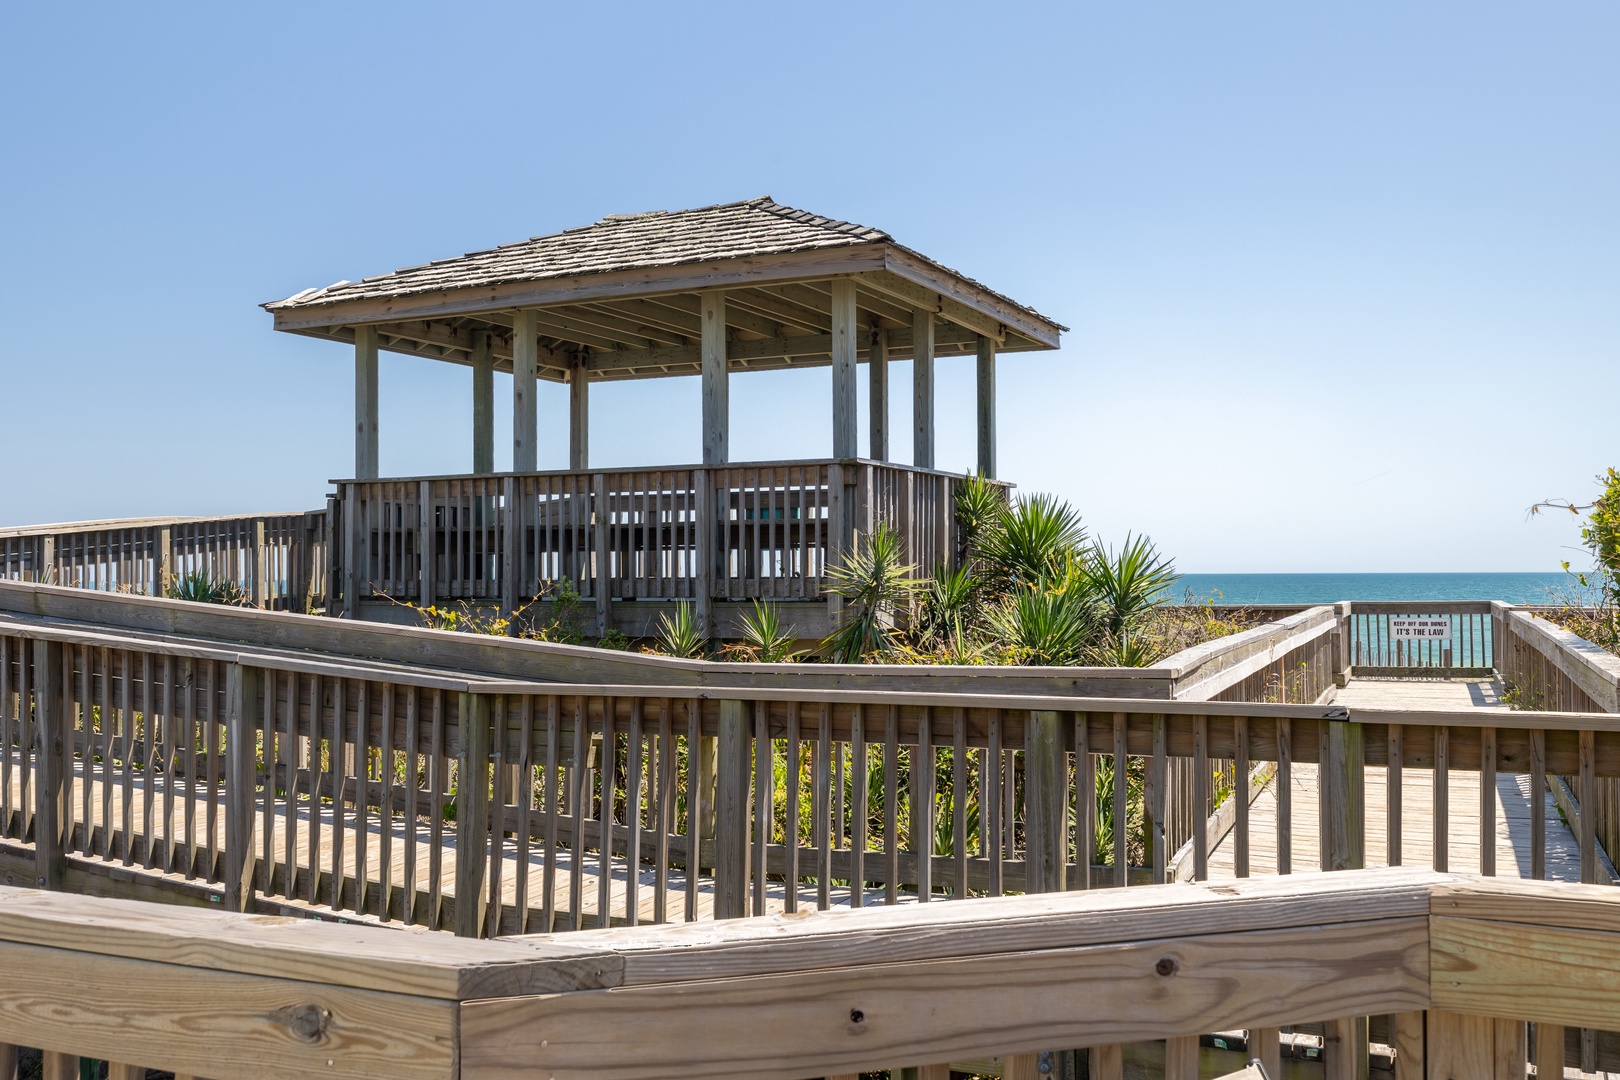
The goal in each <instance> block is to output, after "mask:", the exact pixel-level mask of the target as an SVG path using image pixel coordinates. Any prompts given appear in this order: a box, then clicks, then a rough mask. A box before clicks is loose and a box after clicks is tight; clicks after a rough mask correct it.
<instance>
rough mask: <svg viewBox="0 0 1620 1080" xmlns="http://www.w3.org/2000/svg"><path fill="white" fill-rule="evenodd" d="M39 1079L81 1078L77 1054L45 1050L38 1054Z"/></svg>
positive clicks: (76, 1079)
mask: <svg viewBox="0 0 1620 1080" xmlns="http://www.w3.org/2000/svg"><path fill="white" fill-rule="evenodd" d="M39 1076H40V1080H82V1076H81V1072H80V1066H79V1055H77V1054H63V1053H60V1052H58V1051H55V1050H46V1051H45V1052H44V1053H43V1054H41V1055H40V1071H39Z"/></svg>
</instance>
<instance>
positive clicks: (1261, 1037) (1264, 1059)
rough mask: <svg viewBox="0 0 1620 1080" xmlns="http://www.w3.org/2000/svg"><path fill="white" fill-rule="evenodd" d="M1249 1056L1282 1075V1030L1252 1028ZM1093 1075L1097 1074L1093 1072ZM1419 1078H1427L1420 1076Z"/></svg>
mask: <svg viewBox="0 0 1620 1080" xmlns="http://www.w3.org/2000/svg"><path fill="white" fill-rule="evenodd" d="M1248 1036H1249V1038H1248V1042H1249V1057H1250V1058H1251V1059H1254V1060H1258V1061H1259V1062H1260V1067H1261V1068H1262V1069H1264V1070H1265V1071H1266V1076H1268V1077H1272V1078H1273V1080H1276V1078H1280V1077H1281V1076H1282V1032H1281V1030H1280V1029H1278V1028H1274V1027H1271V1028H1250V1029H1249V1032H1248ZM1091 1075H1092V1077H1093V1078H1095V1077H1096V1076H1097V1074H1096V1072H1095V1071H1093V1072H1092V1074H1091ZM1417 1080H1425V1078H1423V1077H1418V1078H1417Z"/></svg>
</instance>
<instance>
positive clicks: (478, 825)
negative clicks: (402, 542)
mask: <svg viewBox="0 0 1620 1080" xmlns="http://www.w3.org/2000/svg"><path fill="white" fill-rule="evenodd" d="M0 650H3V653H0V656H3V659H4V663H3V664H0V746H3V748H4V750H5V756H4V758H3V759H0V771H3V785H0V787H3V791H4V792H5V796H4V797H5V800H6V801H5V803H4V805H3V806H0V825H3V827H4V829H5V832H6V836H7V837H9V838H11V839H13V840H18V841H28V840H31V841H32V842H33V843H34V844H35V845H36V850H38V851H39V852H40V854H39V855H38V856H37V858H38V859H39V860H40V865H41V866H43V867H45V868H46V870H47V871H48V872H46V873H44V874H43V875H42V876H45V877H47V878H50V879H51V880H53V881H55V880H60V879H62V877H63V875H64V874H65V873H67V871H68V869H70V868H71V869H74V870H75V872H92V871H94V869H95V867H96V865H101V866H106V865H107V864H109V863H114V864H122V865H134V864H139V865H140V866H141V867H143V868H144V867H145V866H146V865H148V863H150V865H151V866H152V867H153V868H154V869H163V870H166V871H169V872H170V873H171V874H178V875H180V876H181V877H182V878H183V877H186V876H190V877H193V878H196V879H199V880H200V881H202V882H213V883H217V885H218V887H219V889H220V890H222V892H223V894H224V896H225V897H226V898H227V899H228V900H229V901H230V902H231V904H232V905H233V906H237V905H241V906H247V905H249V904H252V903H258V904H262V905H268V906H269V907H270V908H271V909H272V910H274V909H276V905H278V904H287V903H301V904H307V903H311V902H313V903H317V904H322V905H325V906H327V907H330V908H333V909H335V910H339V911H347V912H353V913H357V914H363V915H367V916H370V917H374V918H377V919H386V920H403V921H407V922H411V923H416V924H422V925H427V926H431V927H445V928H448V927H452V926H453V927H455V928H456V929H458V930H459V931H460V932H462V933H463V934H468V935H472V934H479V933H483V934H489V933H494V932H500V931H506V932H513V931H522V930H536V929H539V930H546V929H567V928H574V927H590V926H605V925H613V924H618V923H636V922H655V921H662V920H671V921H681V920H687V919H692V918H698V919H702V918H709V917H728V916H741V915H744V914H747V913H750V912H753V913H762V912H766V911H776V910H785V911H791V910H794V909H798V908H811V907H818V908H825V907H837V906H850V907H859V906H868V905H884V904H891V903H897V902H900V901H902V900H912V899H915V900H923V899H934V900H944V899H961V898H966V897H969V896H975V895H1000V894H1003V893H1008V892H1021V891H1054V890H1062V889H1085V888H1098V887H1110V886H1119V885H1126V884H1135V883H1139V882H1154V881H1165V880H1169V879H1171V878H1173V877H1186V878H1190V879H1193V880H1202V879H1206V878H1211V877H1218V876H1232V877H1244V876H1249V875H1257V874H1271V873H1290V872H1294V871H1299V870H1306V869H1315V868H1317V867H1319V866H1320V867H1324V868H1334V867H1343V866H1358V865H1363V864H1373V863H1378V862H1381V861H1383V862H1388V863H1390V864H1391V865H1396V864H1407V865H1412V864H1426V865H1431V866H1433V867H1435V868H1437V869H1448V868H1449V869H1457V868H1467V869H1470V870H1472V869H1478V870H1480V871H1481V872H1483V873H1486V874H1495V873H1501V874H1506V875H1516V876H1526V877H1543V876H1546V877H1562V878H1566V879H1575V878H1579V879H1581V880H1587V881H1596V880H1607V879H1608V878H1609V877H1610V876H1612V871H1611V869H1610V868H1609V867H1608V866H1607V865H1606V864H1605V863H1604V862H1603V861H1602V859H1601V858H1600V856H1599V853H1598V851H1597V849H1596V846H1595V835H1596V834H1595V824H1593V822H1592V819H1591V818H1590V816H1588V817H1587V818H1584V819H1583V820H1582V821H1581V823H1580V824H1579V826H1578V827H1579V836H1578V837H1577V836H1572V835H1570V834H1569V833H1568V832H1567V831H1565V829H1564V826H1563V824H1562V823H1561V822H1560V820H1559V818H1558V815H1557V813H1556V812H1552V813H1549V812H1548V809H1547V808H1548V805H1549V802H1548V792H1549V786H1548V785H1549V778H1550V777H1556V776H1559V775H1569V776H1573V777H1576V778H1577V780H1576V788H1577V793H1578V794H1579V795H1580V797H1581V799H1582V801H1583V804H1584V805H1591V802H1590V799H1591V798H1593V792H1594V791H1595V787H1594V786H1593V785H1595V784H1596V782H1597V781H1598V779H1599V778H1603V777H1612V776H1620V731H1616V730H1611V726H1610V725H1608V724H1607V723H1606V722H1604V721H1599V720H1597V719H1596V718H1594V717H1592V716H1590V715H1581V714H1559V713H1498V714H1490V715H1481V714H1480V713H1478V712H1465V713H1435V712H1412V713H1401V712H1389V711H1387V710H1386V711H1379V710H1357V711H1356V712H1355V714H1353V715H1348V716H1347V715H1346V714H1345V712H1344V711H1343V710H1342V709H1339V708H1335V707H1333V706H1331V705H1282V704H1266V703H1241V702H1213V701H1202V702H1200V701H1144V700H1134V699H1084V698H1074V697H1067V698H1060V697H1037V696H1031V695H1025V694H971V693H970V694H951V693H933V694H930V693H927V692H923V691H912V692H881V691H866V692H861V691H837V690H825V689H823V690H814V689H806V690H796V689H792V688H787V687H775V688H763V687H757V686H756V687H752V688H744V687H735V688H729V689H728V688H724V687H714V688H708V689H704V690H701V691H700V690H697V689H695V688H692V687H657V686H592V687H582V686H568V685H549V684H540V683H532V682H512V681H504V682H502V681H496V680H493V679H489V678H482V677H469V676H465V675H458V674H455V673H441V672H434V671H431V670H427V669H423V668H422V667H420V666H397V665H391V664H385V663H381V662H375V661H363V660H357V659H345V658H341V657H332V656H327V657H324V658H314V657H311V656H310V655H309V654H306V653H302V652H294V651H288V652H278V651H276V650H274V649H268V648H245V647H243V646H241V645H239V644H229V643H220V644H217V645H211V644H209V643H206V642H187V641H185V640H184V639H178V638H173V637H166V638H161V639H155V638H151V637H147V636H145V635H142V634H138V633H131V632H127V631H124V632H118V633H116V634H114V633H108V632H101V631H97V630H95V629H94V628H74V627H68V626H61V625H53V624H50V623H46V622H23V621H18V620H11V621H8V622H6V623H5V624H4V625H3V626H0ZM1177 762H1185V763H1187V765H1186V768H1187V770H1188V773H1189V775H1190V781H1189V783H1190V785H1191V795H1190V798H1191V803H1192V806H1193V809H1194V819H1195V820H1199V821H1204V822H1207V825H1206V827H1205V828H1194V829H1193V830H1192V836H1191V837H1190V838H1189V840H1190V848H1189V850H1188V851H1187V852H1186V853H1185V855H1184V856H1183V857H1180V858H1177V857H1176V855H1177V853H1176V851H1175V848H1176V846H1177V845H1176V843H1175V842H1174V837H1173V835H1172V834H1171V832H1170V830H1171V825H1170V821H1171V807H1172V805H1173V802H1172V800H1173V798H1174V796H1173V793H1172V785H1171V784H1170V783H1169V782H1168V781H1169V777H1170V776H1171V773H1172V768H1173V766H1174V765H1175V763H1177ZM1223 770H1229V771H1225V772H1223ZM1223 775H1224V776H1226V777H1229V778H1230V779H1227V780H1224V781H1223V780H1222V779H1221V777H1222V776H1223ZM1217 809H1219V812H1218V813H1217V812H1216V811H1217ZM1212 815H1213V816H1212ZM1504 829H1506V831H1507V833H1508V835H1509V838H1510V843H1508V844H1506V845H1504V844H1502V843H1501V842H1500V839H1499V833H1501V832H1502V831H1503V830H1504ZM70 857H71V858H70ZM1178 871H1182V872H1180V873H1178Z"/></svg>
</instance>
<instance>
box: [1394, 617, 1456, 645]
mask: <svg viewBox="0 0 1620 1080" xmlns="http://www.w3.org/2000/svg"><path fill="white" fill-rule="evenodd" d="M1389 636H1390V637H1392V638H1394V639H1395V640H1396V641H1450V640H1451V620H1450V619H1448V618H1446V617H1445V616H1441V617H1440V618H1437V619H1418V618H1408V617H1405V616H1401V617H1396V616H1391V617H1390V620H1389Z"/></svg>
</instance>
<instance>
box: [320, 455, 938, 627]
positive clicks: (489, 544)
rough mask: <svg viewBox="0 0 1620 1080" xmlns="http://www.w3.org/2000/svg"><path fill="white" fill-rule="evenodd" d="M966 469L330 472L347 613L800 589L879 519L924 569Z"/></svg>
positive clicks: (823, 576)
mask: <svg viewBox="0 0 1620 1080" xmlns="http://www.w3.org/2000/svg"><path fill="white" fill-rule="evenodd" d="M964 480H965V477H963V476H961V475H955V474H950V473H942V472H934V471H931V470H925V469H915V468H911V467H908V466H903V465H893V464H889V463H885V462H874V461H859V460H852V461H834V460H820V461H788V462H756V463H746V464H733V465H714V466H690V467H676V468H657V469H618V470H593V471H573V472H543V473H505V474H496V475H484V476H440V477H420V478H409V479H388V480H339V481H335V483H336V484H337V488H338V496H337V504H338V507H339V508H340V514H341V524H340V525H339V527H338V532H337V535H338V536H339V537H340V538H341V539H340V541H339V544H338V547H339V549H340V552H341V554H340V556H339V559H338V561H339V563H340V564H341V568H340V569H339V570H338V578H339V582H340V584H339V586H338V587H339V588H340V589H341V590H342V594H343V611H344V613H345V614H349V615H351V616H352V615H355V614H357V613H358V606H359V603H360V602H361V601H362V600H364V599H366V598H368V597H374V596H386V597H389V598H392V599H394V600H399V601H407V602H411V603H416V604H420V605H423V606H427V605H429V604H437V603H444V602H455V601H462V600H467V601H484V602H491V603H499V604H502V605H503V606H506V607H508V608H512V607H517V606H520V605H521V604H523V603H525V602H527V601H528V600H530V599H533V598H535V597H545V596H548V595H554V594H555V591H556V590H557V589H558V588H560V587H562V586H563V585H564V584H566V586H567V587H570V588H572V589H573V590H574V591H576V592H577V593H578V594H579V596H581V597H582V598H587V599H592V600H594V601H595V602H596V605H597V607H598V610H599V613H600V614H602V615H603V616H605V615H606V608H607V605H609V604H610V603H611V602H612V601H615V600H648V599H655V600H660V599H682V600H694V601H696V602H697V603H698V604H699V605H700V607H706V606H707V605H708V604H709V603H710V602H712V601H714V600H745V599H752V598H759V599H768V600H814V599H819V598H821V597H822V596H823V593H824V588H825V585H826V581H827V568H828V565H829V564H830V563H831V562H832V561H833V560H834V558H835V553H836V552H837V551H839V550H841V549H843V548H847V547H848V546H849V544H850V543H852V542H853V536H854V534H855V533H857V532H858V533H862V534H869V533H871V532H872V531H873V530H875V529H876V528H877V527H878V526H879V525H881V524H885V523H887V524H888V525H890V526H891V527H893V528H894V529H895V530H896V531H897V532H898V533H899V535H900V538H901V541H902V545H903V549H904V556H903V557H904V558H905V560H906V561H907V562H909V563H912V564H914V565H916V566H917V567H918V568H919V569H920V570H921V571H922V572H924V573H927V572H931V571H932V570H933V569H934V568H935V567H936V566H940V565H952V564H954V562H955V559H956V557H957V551H956V547H957V538H956V525H955V520H954V512H953V508H954V505H955V497H956V492H957V489H958V488H959V487H960V485H961V484H962V483H963V482H964Z"/></svg>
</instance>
